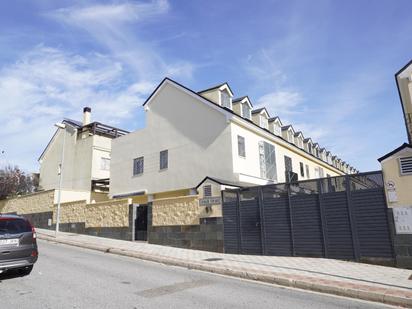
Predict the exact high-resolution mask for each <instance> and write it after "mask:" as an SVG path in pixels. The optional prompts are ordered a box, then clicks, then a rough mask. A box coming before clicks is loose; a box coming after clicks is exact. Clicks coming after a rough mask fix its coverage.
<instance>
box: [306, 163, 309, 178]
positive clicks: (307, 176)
mask: <svg viewBox="0 0 412 309" xmlns="http://www.w3.org/2000/svg"><path fill="white" fill-rule="evenodd" d="M306 178H307V179H309V178H310V174H309V165H307V164H306Z"/></svg>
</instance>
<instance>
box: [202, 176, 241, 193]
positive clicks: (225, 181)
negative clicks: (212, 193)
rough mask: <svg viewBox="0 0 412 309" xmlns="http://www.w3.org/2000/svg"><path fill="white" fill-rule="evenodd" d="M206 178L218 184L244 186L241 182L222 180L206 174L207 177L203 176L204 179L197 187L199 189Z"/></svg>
mask: <svg viewBox="0 0 412 309" xmlns="http://www.w3.org/2000/svg"><path fill="white" fill-rule="evenodd" d="M206 180H211V181H213V182H216V183H217V184H219V185H221V186H231V187H238V188H242V187H243V186H241V185H240V183H234V182H231V181H227V180H222V179H218V178H214V177H210V176H206V177H205V178H203V180H202V181H201V182H200V183H199V184H198V185H197V186H196V187H195V189H196V190H197V189H198V188H199V187H200V186H201V185H202V184H203V183H204V182H205V181H206Z"/></svg>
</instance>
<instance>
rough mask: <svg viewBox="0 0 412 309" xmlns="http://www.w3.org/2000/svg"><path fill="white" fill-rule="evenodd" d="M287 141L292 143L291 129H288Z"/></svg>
mask: <svg viewBox="0 0 412 309" xmlns="http://www.w3.org/2000/svg"><path fill="white" fill-rule="evenodd" d="M288 142H289V143H293V133H292V131H291V130H288Z"/></svg>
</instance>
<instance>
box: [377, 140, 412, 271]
mask: <svg viewBox="0 0 412 309" xmlns="http://www.w3.org/2000/svg"><path fill="white" fill-rule="evenodd" d="M378 161H379V162H380V163H381V166H382V172H383V177H384V181H385V195H386V201H387V204H388V208H389V213H390V216H392V217H393V225H394V228H393V233H394V237H393V240H394V250H395V255H396V261H397V265H398V266H399V267H405V268H410V269H412V145H410V144H406V143H405V144H403V145H402V146H400V147H398V148H397V149H395V150H393V151H391V152H390V153H388V154H386V155H385V156H383V157H381V158H379V159H378Z"/></svg>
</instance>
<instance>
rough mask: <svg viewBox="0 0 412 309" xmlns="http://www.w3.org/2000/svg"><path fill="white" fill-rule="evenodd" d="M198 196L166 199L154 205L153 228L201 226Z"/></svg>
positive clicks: (157, 201)
mask: <svg viewBox="0 0 412 309" xmlns="http://www.w3.org/2000/svg"><path fill="white" fill-rule="evenodd" d="M199 215H200V208H199V199H198V196H197V195H189V196H181V197H173V198H164V199H157V200H154V201H153V203H152V225H153V226H180V225H196V224H199Z"/></svg>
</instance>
